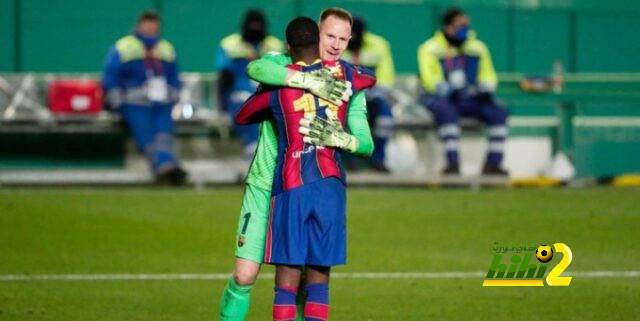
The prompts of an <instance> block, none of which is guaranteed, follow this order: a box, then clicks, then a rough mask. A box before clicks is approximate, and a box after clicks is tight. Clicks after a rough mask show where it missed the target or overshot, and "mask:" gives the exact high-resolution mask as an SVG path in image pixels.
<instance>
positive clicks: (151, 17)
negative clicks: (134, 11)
mask: <svg viewBox="0 0 640 321" xmlns="http://www.w3.org/2000/svg"><path fill="white" fill-rule="evenodd" d="M144 21H154V22H160V15H159V14H158V13H157V12H155V11H153V10H145V11H142V12H141V13H140V14H139V15H138V24H140V23H141V22H144Z"/></svg>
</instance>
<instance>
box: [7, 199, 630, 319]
mask: <svg viewBox="0 0 640 321" xmlns="http://www.w3.org/2000/svg"><path fill="white" fill-rule="evenodd" d="M241 197H242V190H241V189H240V188H215V189H214V188H212V189H207V190H204V191H196V190H190V189H180V190H169V189H144V188H125V189H8V188H4V189H0V277H2V276H7V275H25V274H28V275H41V274H45V275H52V274H56V275H65V274H88V275H93V274H141V273H145V274H157V273H167V274H177V273H226V272H229V271H230V270H231V268H232V263H233V242H234V232H235V229H236V223H237V216H238V211H239V207H240V199H241ZM639 199H640V190H639V189H605V188H596V189H549V190H544V189H542V190H537V189H520V190H487V191H480V192H473V191H469V190H425V189H361V188H356V189H350V190H349V192H348V214H347V215H348V242H349V249H348V265H347V266H346V267H340V268H338V269H336V271H339V272H448V271H455V272H476V271H481V272H485V273H486V271H487V270H488V268H489V264H490V263H491V254H490V253H489V247H490V246H491V245H492V244H493V242H500V243H507V242H508V243H510V242H528V243H555V242H563V243H565V244H567V245H569V246H570V247H571V249H572V252H573V262H572V263H571V265H570V266H569V268H568V269H567V272H586V271H638V270H640V250H638V246H639V244H640V233H638V229H639V227H640V206H639V204H640V203H639ZM553 262H554V261H552V263H553ZM264 272H273V269H272V268H271V267H266V268H265V269H264ZM482 281H483V277H477V278H476V277H470V278H469V277H467V278H416V279H412V278H404V279H389V278H380V279H349V278H347V279H345V278H342V279H335V280H332V283H331V303H332V306H331V317H330V319H331V320H338V321H342V320H344V321H360V320H362V321H368V320H371V321H385V320H387V321H390V320H402V321H406V320H545V321H548V320H616V321H620V320H637V318H638V315H640V305H639V304H638V302H640V277H601V278H587V277H584V278H580V277H574V278H573V280H572V282H571V285H570V286H569V287H550V286H544V287H529V288H523V287H495V288H494V287H492V288H489V287H482ZM272 282H273V281H272V280H269V279H261V280H259V281H258V283H257V285H256V287H255V288H254V292H253V296H252V308H251V313H250V316H249V320H270V319H271V301H272V298H273V295H272V288H273V284H272ZM224 283H225V281H224V280H83V281H78V280H75V281H60V280H47V281H34V280H20V281H16V280H13V281H11V280H0V320H64V321H69V320H83V321H88V320H101V321H111V320H137V321H139V320H154V321H158V320H217V318H218V311H219V307H218V299H219V297H220V293H221V291H222V288H223V286H224Z"/></svg>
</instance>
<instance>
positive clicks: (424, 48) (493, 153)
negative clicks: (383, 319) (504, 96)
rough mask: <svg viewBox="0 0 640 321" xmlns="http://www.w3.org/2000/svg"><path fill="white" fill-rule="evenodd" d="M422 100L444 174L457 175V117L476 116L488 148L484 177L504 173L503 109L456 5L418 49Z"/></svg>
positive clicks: (483, 54) (492, 75)
mask: <svg viewBox="0 0 640 321" xmlns="http://www.w3.org/2000/svg"><path fill="white" fill-rule="evenodd" d="M418 65H419V72H420V83H421V85H422V86H421V87H422V89H423V92H422V95H421V98H420V100H421V103H422V104H423V105H424V106H426V107H427V108H428V109H429V110H430V111H431V112H432V113H433V115H434V117H435V121H436V123H437V125H438V134H439V136H440V139H441V140H442V142H443V145H444V147H445V151H446V158H447V166H446V168H445V169H444V171H443V174H445V175H451V174H453V175H457V174H459V173H460V160H459V154H458V147H459V141H460V126H459V124H458V120H459V118H460V117H470V118H476V119H479V120H480V121H482V122H484V123H486V124H487V126H488V135H489V148H488V149H489V150H488V153H487V157H486V160H485V163H484V166H483V169H482V173H483V174H485V175H508V173H507V172H506V171H505V170H503V169H502V167H501V163H502V156H503V152H504V146H505V140H506V137H507V133H508V130H507V125H506V124H507V111H506V110H505V108H504V107H503V106H501V105H500V104H499V103H498V102H497V101H496V100H495V99H494V94H493V93H494V91H495V89H496V86H497V84H498V78H497V76H496V71H495V69H494V67H493V63H492V61H491V55H490V53H489V49H488V48H487V46H486V45H485V44H484V43H483V42H482V41H480V40H478V39H477V38H476V35H475V32H474V31H473V30H472V29H471V25H470V21H469V18H468V17H467V15H466V14H465V13H464V11H463V10H462V9H460V8H449V9H448V10H447V11H446V12H445V13H444V14H443V15H442V30H439V31H437V32H436V33H435V35H434V36H433V37H431V38H430V39H428V40H427V41H425V42H424V43H422V44H421V45H420V47H418Z"/></svg>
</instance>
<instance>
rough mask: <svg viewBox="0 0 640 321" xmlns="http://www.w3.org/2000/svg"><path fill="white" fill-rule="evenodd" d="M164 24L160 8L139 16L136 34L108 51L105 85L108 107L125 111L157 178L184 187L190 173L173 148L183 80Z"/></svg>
mask: <svg viewBox="0 0 640 321" xmlns="http://www.w3.org/2000/svg"><path fill="white" fill-rule="evenodd" d="M160 23H161V21H160V16H159V15H158V14H157V13H155V12H151V11H145V12H143V13H142V14H140V16H139V18H138V21H137V24H136V27H135V31H134V32H133V34H130V35H127V36H125V37H123V38H120V39H119V40H118V41H116V43H115V45H114V46H113V47H112V48H111V49H110V50H109V53H108V54H107V58H106V61H105V65H104V72H103V76H102V86H103V89H104V92H105V98H106V102H107V105H108V106H107V107H108V108H110V109H112V110H117V111H119V112H120V114H121V115H122V118H123V119H124V121H125V123H126V125H127V128H128V129H129V132H130V133H131V135H132V136H133V139H134V141H135V143H136V145H137V147H138V149H139V150H140V151H141V152H142V153H144V155H145V156H146V157H147V159H148V160H149V163H150V164H151V169H152V171H153V174H154V176H155V178H156V181H157V182H158V183H160V184H170V185H181V184H183V183H184V182H185V180H186V177H187V173H186V172H185V171H184V170H183V169H182V168H181V167H180V165H179V162H178V159H177V156H176V154H175V151H174V142H173V141H174V138H173V136H174V126H173V120H172V119H171V110H172V107H173V105H174V104H175V103H176V102H177V101H178V98H179V93H180V86H181V83H180V79H179V71H178V65H177V60H176V53H175V50H174V48H173V46H172V45H171V43H170V42H169V41H167V40H165V39H163V38H162V37H161V36H160V27H161V25H160Z"/></svg>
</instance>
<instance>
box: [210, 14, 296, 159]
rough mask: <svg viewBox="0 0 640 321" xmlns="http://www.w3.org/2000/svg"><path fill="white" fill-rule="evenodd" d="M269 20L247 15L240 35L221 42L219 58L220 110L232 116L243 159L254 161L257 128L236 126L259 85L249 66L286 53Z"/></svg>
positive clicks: (226, 38) (236, 34) (262, 15)
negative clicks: (261, 58)
mask: <svg viewBox="0 0 640 321" xmlns="http://www.w3.org/2000/svg"><path fill="white" fill-rule="evenodd" d="M267 27H268V26H267V18H266V17H265V16H264V14H263V13H262V11H260V10H255V9H252V10H248V11H247V12H246V13H245V16H244V20H243V22H242V24H241V30H240V32H239V33H233V34H231V35H229V36H227V37H225V38H223V39H222V41H221V42H220V46H219V48H218V52H217V56H216V70H218V72H219V77H218V95H219V100H220V106H221V107H222V109H223V110H224V111H225V112H227V113H228V114H229V116H231V120H232V121H231V123H232V126H233V132H234V133H235V134H236V135H238V136H239V137H240V138H241V139H242V142H243V143H244V158H245V159H246V160H251V159H252V158H253V154H254V153H255V150H256V146H257V143H258V125H256V124H251V125H237V124H235V123H234V122H233V118H234V117H235V116H236V114H237V113H238V111H239V110H240V107H242V104H244V102H245V101H246V100H247V99H248V98H249V97H250V96H251V95H253V93H254V92H255V91H256V88H257V87H258V83H257V82H255V81H253V80H251V79H249V76H247V72H246V70H247V65H248V64H249V63H250V62H252V61H253V60H255V59H258V58H260V57H262V56H263V55H264V54H266V53H269V52H272V53H280V52H283V51H284V44H283V43H282V41H280V40H279V39H278V38H276V37H274V36H271V35H269V34H268V33H267Z"/></svg>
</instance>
